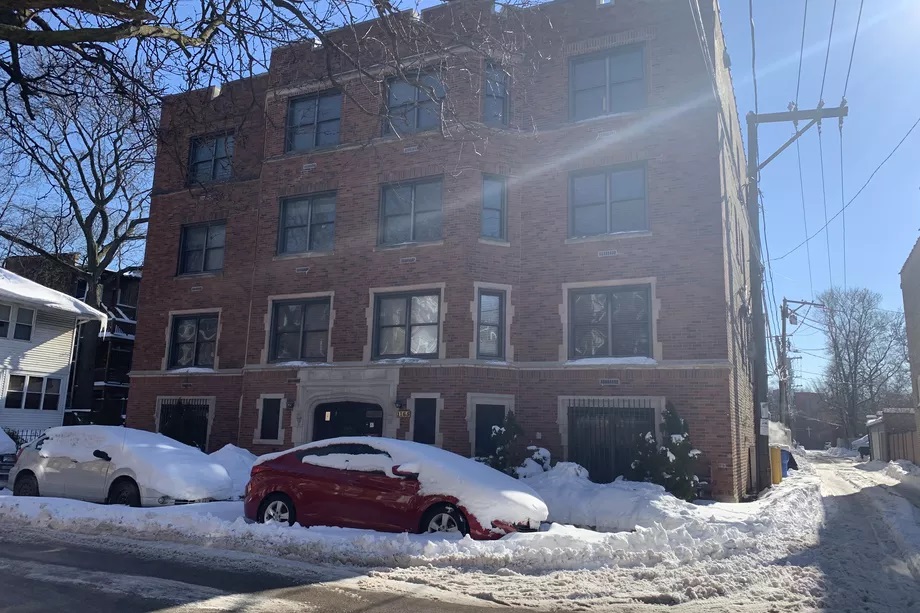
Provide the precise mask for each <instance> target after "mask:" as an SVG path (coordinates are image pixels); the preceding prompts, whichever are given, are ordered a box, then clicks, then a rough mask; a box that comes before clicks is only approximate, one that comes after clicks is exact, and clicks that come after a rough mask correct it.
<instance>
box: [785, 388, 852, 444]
mask: <svg viewBox="0 0 920 613" xmlns="http://www.w3.org/2000/svg"><path fill="white" fill-rule="evenodd" d="M791 421H792V424H791V425H792V437H793V438H794V439H795V440H796V442H798V443H799V444H800V445H802V446H803V447H805V449H824V446H825V443H830V444H831V445H832V446H833V445H836V444H837V439H838V438H841V437H843V436H844V431H843V426H842V425H841V423H840V413H839V412H838V411H836V410H835V409H834V408H833V407H831V406H830V405H829V404H828V403H827V402H825V400H824V399H823V398H822V397H821V394H818V393H816V392H796V393H795V409H794V410H793V412H792V420H791Z"/></svg>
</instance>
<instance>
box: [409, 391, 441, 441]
mask: <svg viewBox="0 0 920 613" xmlns="http://www.w3.org/2000/svg"><path fill="white" fill-rule="evenodd" d="M413 402H414V405H415V406H414V407H413V411H412V420H413V422H412V424H413V425H412V440H413V441H415V442H416V443H424V444H426V445H434V444H435V443H436V442H437V423H438V399H437V398H415V399H414V400H413Z"/></svg>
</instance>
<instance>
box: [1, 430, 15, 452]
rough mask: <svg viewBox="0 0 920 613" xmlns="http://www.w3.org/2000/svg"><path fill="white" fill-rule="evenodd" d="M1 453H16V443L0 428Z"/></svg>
mask: <svg viewBox="0 0 920 613" xmlns="http://www.w3.org/2000/svg"><path fill="white" fill-rule="evenodd" d="M3 453H16V443H14V442H13V439H11V438H10V435H9V434H7V433H6V432H4V431H3V429H2V428H0V454H3Z"/></svg>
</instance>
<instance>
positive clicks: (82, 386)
mask: <svg viewBox="0 0 920 613" xmlns="http://www.w3.org/2000/svg"><path fill="white" fill-rule="evenodd" d="M86 284H87V285H86V300H85V301H84V302H86V304H87V305H88V306H91V307H93V308H94V309H99V305H100V304H102V286H101V285H100V284H99V282H98V280H96V279H92V278H89V279H87V280H86ZM99 310H102V309H99ZM101 329H102V324H101V323H100V322H98V321H96V320H92V321H88V322H86V323H85V324H83V325H82V326H80V337H79V346H78V348H77V356H76V357H77V363H76V367H75V368H74V387H73V398H72V400H71V406H70V408H72V409H92V408H93V383H95V374H96V348H97V347H98V346H99V331H100V330H101Z"/></svg>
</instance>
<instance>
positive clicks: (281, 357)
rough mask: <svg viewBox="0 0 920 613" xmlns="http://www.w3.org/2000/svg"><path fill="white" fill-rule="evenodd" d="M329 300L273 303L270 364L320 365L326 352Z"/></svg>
mask: <svg viewBox="0 0 920 613" xmlns="http://www.w3.org/2000/svg"><path fill="white" fill-rule="evenodd" d="M329 309H330V300H329V298H321V299H319V300H298V301H293V300H292V301H284V302H276V303H275V304H274V305H273V310H272V338H271V360H272V361H273V362H279V361H281V362H283V361H287V360H307V361H317V362H323V361H325V360H326V356H327V352H328V350H329V346H328V345H329Z"/></svg>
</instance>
